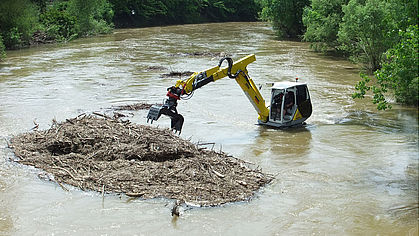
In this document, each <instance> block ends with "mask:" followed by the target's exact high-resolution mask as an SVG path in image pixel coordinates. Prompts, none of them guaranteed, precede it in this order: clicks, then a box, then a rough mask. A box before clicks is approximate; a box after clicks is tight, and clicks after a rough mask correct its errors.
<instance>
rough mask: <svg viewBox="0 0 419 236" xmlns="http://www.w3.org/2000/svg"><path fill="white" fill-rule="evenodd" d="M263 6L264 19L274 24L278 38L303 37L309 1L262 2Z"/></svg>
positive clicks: (279, 0) (280, 0) (272, 0)
mask: <svg viewBox="0 0 419 236" xmlns="http://www.w3.org/2000/svg"><path fill="white" fill-rule="evenodd" d="M261 4H262V13H261V17H262V19H264V20H268V21H270V22H272V25H273V28H274V29H275V30H276V31H277V34H278V36H280V37H282V38H298V37H300V36H302V35H303V33H304V31H305V28H304V25H303V21H302V15H303V10H304V8H305V7H306V6H308V5H309V4H310V1H309V0H262V1H261Z"/></svg>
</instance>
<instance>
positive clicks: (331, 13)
mask: <svg viewBox="0 0 419 236" xmlns="http://www.w3.org/2000/svg"><path fill="white" fill-rule="evenodd" d="M348 1H349V0H312V1H311V6H307V7H305V8H304V13H303V23H304V26H305V27H306V32H305V34H304V37H303V40H305V41H308V42H312V47H313V48H314V49H315V50H317V51H323V52H324V51H327V50H328V49H334V50H337V49H338V46H339V42H338V32H339V25H340V24H341V22H342V18H343V15H344V13H343V11H342V6H344V5H346V4H347V3H348Z"/></svg>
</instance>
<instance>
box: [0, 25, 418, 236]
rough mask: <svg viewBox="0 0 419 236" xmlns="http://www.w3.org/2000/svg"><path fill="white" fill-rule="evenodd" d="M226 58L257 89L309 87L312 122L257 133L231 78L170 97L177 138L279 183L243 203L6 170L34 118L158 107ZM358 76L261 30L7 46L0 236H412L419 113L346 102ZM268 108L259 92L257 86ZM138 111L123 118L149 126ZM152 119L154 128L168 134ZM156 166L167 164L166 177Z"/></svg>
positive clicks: (44, 122) (144, 33)
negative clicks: (173, 74)
mask: <svg viewBox="0 0 419 236" xmlns="http://www.w3.org/2000/svg"><path fill="white" fill-rule="evenodd" d="M194 52H211V53H226V54H229V55H231V56H232V57H233V59H235V60H237V59H239V58H241V57H242V56H245V55H247V54H255V55H256V59H257V60H256V62H254V63H252V64H250V65H249V66H248V70H249V75H250V76H251V77H252V78H253V80H254V81H255V83H256V84H265V83H266V82H273V81H287V80H288V81H291V80H293V79H294V78H295V77H298V78H300V81H303V82H307V83H308V85H309V89H310V92H311V97H312V103H313V115H312V117H311V118H309V119H308V120H307V125H306V126H305V127H302V128H298V129H287V130H278V129H272V128H266V127H262V126H258V125H256V123H257V114H256V112H255V111H254V110H253V107H252V106H251V104H250V103H249V102H248V100H247V98H246V97H245V96H244V94H243V92H242V91H241V89H240V87H239V86H238V85H237V84H236V83H235V81H234V80H230V79H223V80H220V81H217V82H216V83H212V84H208V85H207V86H206V87H203V88H201V89H199V90H197V91H196V92H195V94H194V97H193V98H192V99H190V100H187V101H180V103H179V106H178V111H179V112H180V113H181V114H183V115H184V117H185V124H184V129H183V133H182V135H181V137H183V138H190V139H191V140H192V141H194V142H198V141H201V142H202V141H205V142H214V143H216V145H215V148H217V149H219V148H222V150H223V151H225V152H227V153H230V154H232V155H234V156H236V157H238V158H241V159H244V160H247V161H249V162H252V163H255V165H256V166H259V167H260V168H262V169H263V170H264V171H265V172H268V173H272V174H275V175H276V179H275V180H274V181H273V182H272V183H271V184H269V185H268V186H266V187H265V188H263V189H262V190H261V191H260V192H258V193H257V194H256V195H255V197H254V198H253V199H252V200H251V201H250V202H240V203H233V204H227V205H223V206H221V207H214V208H192V209H186V210H185V211H184V212H183V215H182V216H181V217H180V218H178V219H172V217H171V215H170V209H171V206H172V204H173V201H172V200H167V199H153V200H146V201H145V200H140V199H131V198H128V197H126V196H119V195H113V194H107V195H105V196H104V197H102V195H101V194H100V193H96V192H83V191H80V190H78V189H76V188H70V191H69V192H66V191H63V189H62V188H60V187H59V186H58V185H57V184H55V183H54V182H48V181H44V180H41V179H40V178H38V173H39V171H38V170H36V169H34V168H30V167H26V166H22V165H19V164H16V163H14V162H11V161H10V160H9V159H11V158H13V154H12V153H11V151H10V150H9V149H8V148H6V147H7V141H6V140H7V139H9V138H10V137H11V136H13V135H16V134H19V133H22V132H27V131H29V130H30V129H31V128H32V127H34V122H35V123H38V124H39V127H40V129H47V128H49V126H50V125H51V123H52V119H54V118H55V119H57V120H58V121H63V120H65V119H66V118H71V117H75V116H77V115H79V114H81V113H84V112H93V111H99V112H102V111H104V109H106V108H108V107H111V106H115V105H125V104H132V103H136V102H147V103H158V102H161V101H162V100H163V99H164V97H165V94H166V88H167V87H169V86H171V85H173V84H174V81H175V80H176V79H177V78H163V77H161V74H162V73H168V72H170V71H201V70H204V69H206V68H209V67H213V66H215V65H217V63H218V60H219V59H220V57H219V56H214V55H209V54H208V55H205V56H191V55H189V54H188V53H194ZM358 72H359V69H358V68H357V66H356V65H354V64H351V63H350V62H347V61H345V60H343V59H339V58H334V57H330V56H325V55H321V54H316V53H314V52H312V51H311V50H310V48H309V45H308V44H306V43H301V42H291V41H278V40H276V39H275V37H274V34H273V32H272V30H271V28H270V27H269V26H268V25H267V24H265V23H246V24H243V23H220V24H218V23H217V24H203V25H180V26H169V27H153V28H142V29H123V30H115V31H114V33H113V34H110V35H105V36H99V37H94V38H86V39H80V40H76V41H72V42H70V43H67V44H64V45H43V46H39V47H34V48H30V49H24V50H18V51H10V52H8V57H7V59H6V61H4V62H2V63H1V64H0V234H1V235H3V234H5V235H9V234H11V235H27V234H30V235H52V234H56V235H183V234H186V235H311V234H315V235H318V234H320V235H325V234H326V235H342V234H343V235H375V234H379V235H417V234H418V172H419V171H418V112H417V109H415V108H406V107H401V106H398V105H394V106H393V109H392V110H390V111H385V112H378V111H376V109H375V107H374V105H373V104H370V102H369V101H367V100H368V99H369V98H368V99H366V100H365V101H363V100H353V99H352V98H351V94H352V93H353V92H354V90H353V87H354V84H355V83H356V82H357V81H358V80H359V75H358ZM262 94H263V95H264V96H265V100H267V101H269V88H264V87H262ZM145 116H146V111H135V112H133V113H132V117H130V119H131V120H132V121H133V122H136V123H140V124H146V122H145ZM169 124H170V120H169V119H168V118H161V119H160V120H159V121H158V122H156V123H155V124H154V125H159V126H160V127H169ZM163 171H164V170H163Z"/></svg>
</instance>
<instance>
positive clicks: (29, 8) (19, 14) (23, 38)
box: [0, 0, 38, 49]
mask: <svg viewBox="0 0 419 236" xmlns="http://www.w3.org/2000/svg"><path fill="white" fill-rule="evenodd" d="M37 24H38V10H37V8H36V6H35V5H34V4H33V3H32V2H30V1H29V0H1V1H0V33H1V36H2V37H3V43H4V45H5V46H6V48H11V49H13V48H18V47H21V46H23V45H27V44H29V40H30V39H31V36H32V33H33V32H34V31H35V30H36V27H37Z"/></svg>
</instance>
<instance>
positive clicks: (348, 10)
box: [338, 0, 398, 71]
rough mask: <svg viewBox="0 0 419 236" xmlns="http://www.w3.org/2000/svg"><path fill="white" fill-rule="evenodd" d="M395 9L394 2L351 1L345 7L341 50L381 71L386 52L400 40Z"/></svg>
mask: <svg viewBox="0 0 419 236" xmlns="http://www.w3.org/2000/svg"><path fill="white" fill-rule="evenodd" d="M395 7H396V5H395V4H393V3H392V2H391V1H383V0H350V1H349V3H348V5H346V6H343V8H342V10H343V12H344V16H343V18H342V23H341V24H340V29H339V33H338V41H339V42H340V43H341V46H340V49H342V50H344V51H346V52H348V53H349V54H350V55H351V56H352V58H353V59H355V60H359V61H361V62H363V63H365V64H366V65H367V66H368V68H369V69H370V70H372V71H375V70H377V69H378V68H380V63H381V59H382V55H383V53H384V52H385V51H386V50H387V49H389V48H390V47H391V46H392V45H394V44H395V43H396V42H397V40H398V37H397V25H396V20H395V18H394V17H395V16H396V12H395V11H394V10H395Z"/></svg>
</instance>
